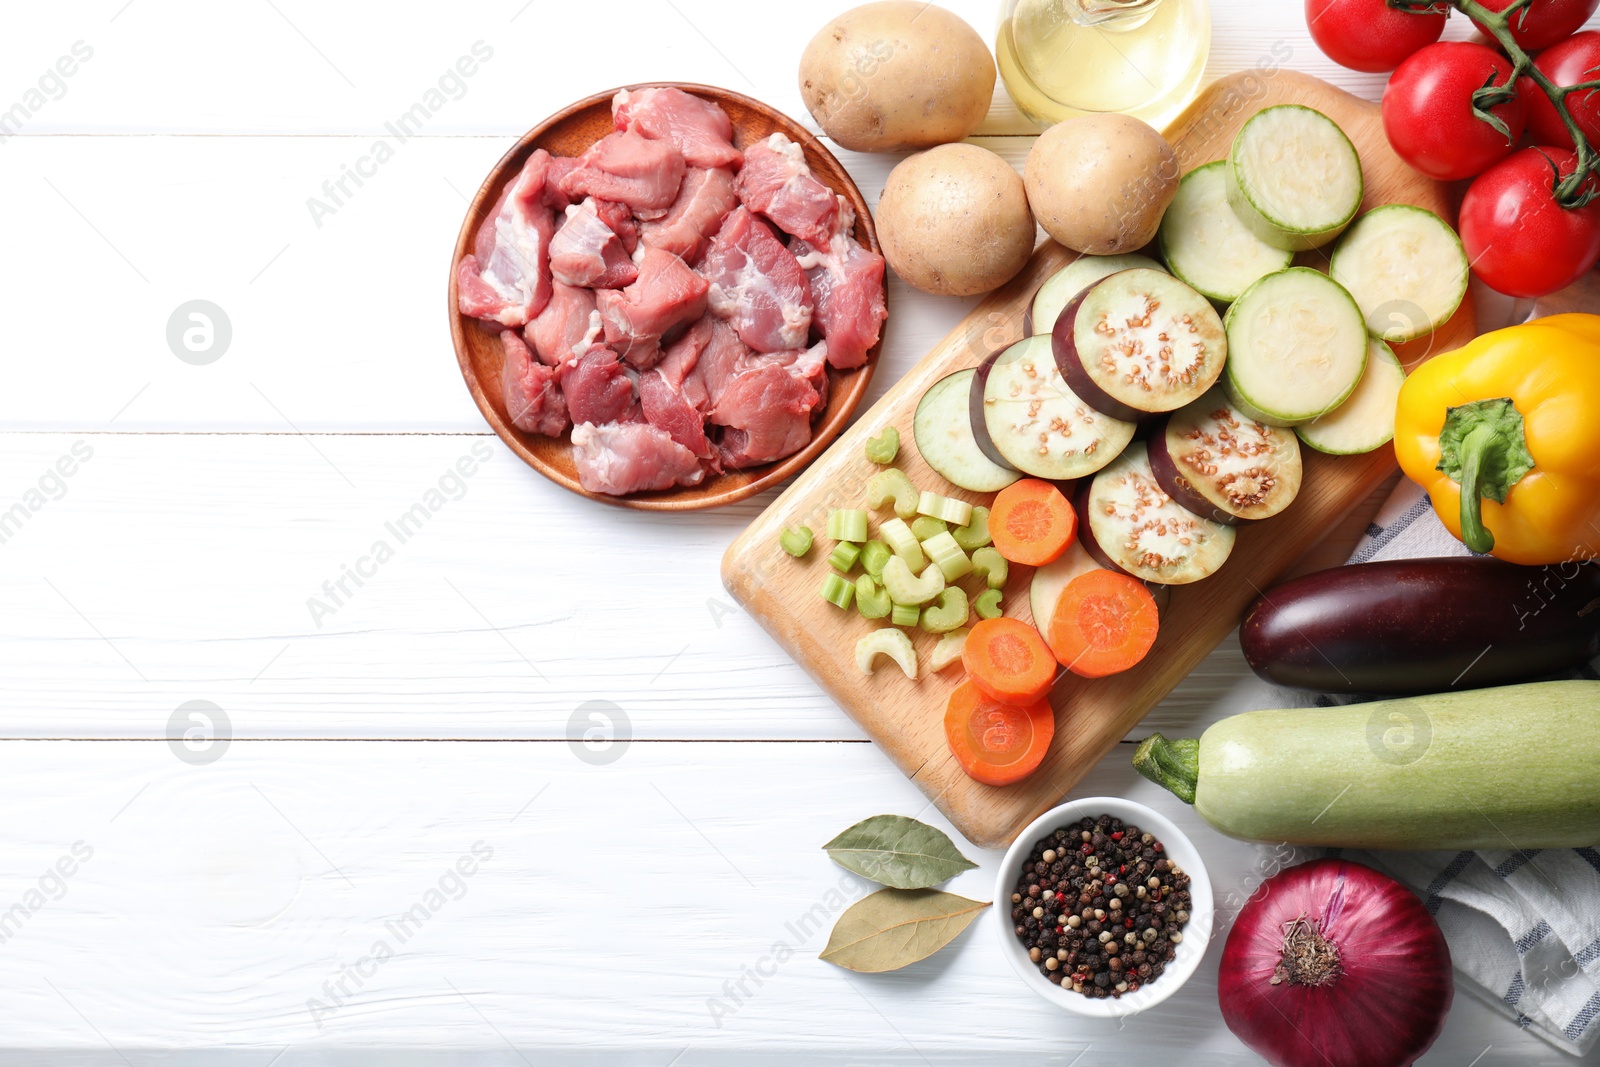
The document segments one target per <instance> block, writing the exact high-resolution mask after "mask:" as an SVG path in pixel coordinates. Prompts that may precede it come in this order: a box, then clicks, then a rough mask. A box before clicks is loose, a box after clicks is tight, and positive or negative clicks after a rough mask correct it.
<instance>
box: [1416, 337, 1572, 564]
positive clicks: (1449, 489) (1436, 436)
mask: <svg viewBox="0 0 1600 1067" xmlns="http://www.w3.org/2000/svg"><path fill="white" fill-rule="evenodd" d="M1394 451H1395V456H1396V458H1398V459H1399V461H1400V466H1401V468H1402V469H1404V470H1405V472H1406V474H1407V475H1408V476H1409V477H1410V478H1411V479H1412V480H1413V481H1415V482H1417V483H1418V484H1420V485H1421V486H1422V487H1423V488H1424V489H1426V490H1427V491H1428V497H1429V499H1430V500H1432V502H1433V507H1434V510H1435V511H1437V512H1438V513H1439V518H1440V519H1441V520H1443V522H1444V524H1445V526H1446V527H1447V528H1448V529H1449V530H1450V532H1451V533H1452V534H1454V535H1455V536H1457V537H1459V538H1461V540H1462V541H1464V542H1466V545H1467V547H1468V548H1470V549H1472V550H1473V551H1474V552H1493V554H1494V555H1496V556H1498V557H1500V558H1501V559H1504V560H1509V561H1510V562H1512V563H1522V564H1546V563H1563V562H1566V561H1568V560H1580V559H1593V558H1595V557H1597V556H1600V315H1553V316H1551V317H1549V318H1543V319H1536V320H1534V321H1533V322H1529V323H1525V324H1523V325H1521V326H1512V327H1509V328H1507V329H1504V330H1495V331H1494V332H1493V333H1486V334H1484V335H1483V336H1482V337H1479V338H1478V339H1477V340H1475V341H1473V342H1471V343H1470V344H1468V345H1466V346H1464V347H1462V348H1459V349H1457V350H1456V351H1454V352H1448V353H1445V354H1444V355H1441V356H1436V357H1435V358H1433V359H1431V360H1429V361H1427V362H1426V363H1424V364H1422V366H1420V367H1418V368H1417V369H1416V370H1415V371H1414V372H1412V374H1411V376H1410V377H1409V378H1407V379H1406V383H1405V385H1404V386H1403V387H1402V388H1401V390H1400V400H1399V403H1398V405H1397V406H1396V410H1395V433H1394Z"/></svg>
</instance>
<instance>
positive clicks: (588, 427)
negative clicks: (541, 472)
mask: <svg viewBox="0 0 1600 1067" xmlns="http://www.w3.org/2000/svg"><path fill="white" fill-rule="evenodd" d="M572 445H573V451H572V458H573V461H574V462H575V463H576V464H577V467H578V481H579V483H580V484H581V485H582V486H583V487H584V488H585V489H587V490H588V491H589V492H591V493H608V494H610V495H613V496H622V495H624V494H627V493H637V492H640V491H642V490H647V489H670V488H672V487H673V486H675V485H698V484H700V481H701V479H703V478H704V477H705V470H704V469H703V468H702V467H701V466H700V460H699V459H698V458H696V456H695V454H694V453H693V452H691V451H689V450H688V449H687V448H684V447H683V446H682V445H680V444H678V443H677V442H676V441H674V440H673V439H672V437H671V435H669V434H668V433H667V431H665V430H663V429H661V428H660V427H657V426H652V425H650V424H649V423H647V422H632V423H624V424H618V423H609V424H601V425H595V424H592V423H580V424H579V425H578V426H576V427H574V428H573V431H572Z"/></svg>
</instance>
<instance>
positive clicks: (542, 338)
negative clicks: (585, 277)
mask: <svg viewBox="0 0 1600 1067" xmlns="http://www.w3.org/2000/svg"><path fill="white" fill-rule="evenodd" d="M594 310H595V308H594V294H593V293H592V292H590V291H589V290H587V289H579V288H577V287H575V286H571V285H566V284H564V283H562V282H560V281H557V282H556V283H555V284H554V285H552V286H551V290H550V302H549V303H548V304H546V305H545V306H544V310H543V311H541V312H539V316H538V317H537V318H536V319H534V320H533V321H532V322H530V323H528V325H527V326H526V327H525V328H524V329H523V331H522V338H523V340H525V341H527V342H528V347H530V348H532V349H533V352H534V354H535V355H536V356H538V357H539V361H540V362H541V363H543V364H545V365H546V366H550V367H555V366H559V365H560V364H562V363H569V362H571V361H572V360H573V359H575V358H576V357H577V353H576V352H574V351H573V350H572V349H573V346H575V345H578V344H581V343H582V342H583V339H584V336H585V334H586V332H587V331H588V328H589V316H590V315H591V314H593V313H594ZM583 347H584V348H587V347H588V345H583Z"/></svg>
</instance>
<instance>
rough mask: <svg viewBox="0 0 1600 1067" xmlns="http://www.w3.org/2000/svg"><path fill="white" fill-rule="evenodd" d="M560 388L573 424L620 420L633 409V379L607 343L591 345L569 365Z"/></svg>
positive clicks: (625, 417) (562, 377) (627, 415)
mask: <svg viewBox="0 0 1600 1067" xmlns="http://www.w3.org/2000/svg"><path fill="white" fill-rule="evenodd" d="M561 390H562V392H563V393H565V394H566V398H567V414H569V415H570V416H571V417H572V421H573V423H574V424H576V423H580V422H593V423H604V422H617V421H619V420H623V419H627V418H629V417H630V414H631V411H632V409H633V380H632V379H631V378H629V377H628V371H627V368H625V367H624V366H623V365H622V363H621V362H620V361H619V360H618V359H617V354H616V353H615V352H613V351H611V349H609V348H607V347H606V346H605V345H591V346H590V347H589V350H588V351H587V352H585V353H584V354H583V355H581V356H579V357H578V358H577V361H576V362H574V363H573V364H572V366H571V367H569V368H567V370H566V371H565V372H564V373H563V374H562V376H561Z"/></svg>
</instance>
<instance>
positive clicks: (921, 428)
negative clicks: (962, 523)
mask: <svg viewBox="0 0 1600 1067" xmlns="http://www.w3.org/2000/svg"><path fill="white" fill-rule="evenodd" d="M975 374H977V371H975V370H973V369H972V368H970V367H969V368H968V369H966V370H958V371H956V372H955V373H954V374H946V375H945V376H944V377H943V378H940V379H939V380H938V381H936V382H934V383H933V385H932V386H930V387H929V389H928V391H927V392H926V393H923V394H922V399H921V400H919V401H918V402H917V414H916V416H915V417H914V418H913V419H912V421H911V433H912V435H913V436H914V437H915V438H916V440H917V451H918V452H919V453H921V454H922V458H923V459H924V460H926V461H927V463H928V466H930V467H932V468H933V469H934V470H935V471H937V472H938V473H939V474H941V475H943V476H944V479H945V481H947V482H949V483H950V484H951V485H958V486H960V487H961V488H963V489H970V490H972V491H973V492H974V493H995V492H999V491H1000V490H1001V489H1004V488H1005V487H1006V486H1008V485H1010V484H1011V483H1012V482H1014V481H1016V480H1017V479H1018V478H1021V477H1022V474H1021V473H1020V472H1019V471H1016V470H1014V469H1012V468H1010V467H1002V466H1001V465H999V464H998V463H995V462H994V461H993V460H991V459H990V458H989V457H988V456H986V455H984V453H983V450H982V449H980V448H979V447H978V442H977V441H976V440H975V439H974V438H973V435H972V379H973V376H974V375H975Z"/></svg>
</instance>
